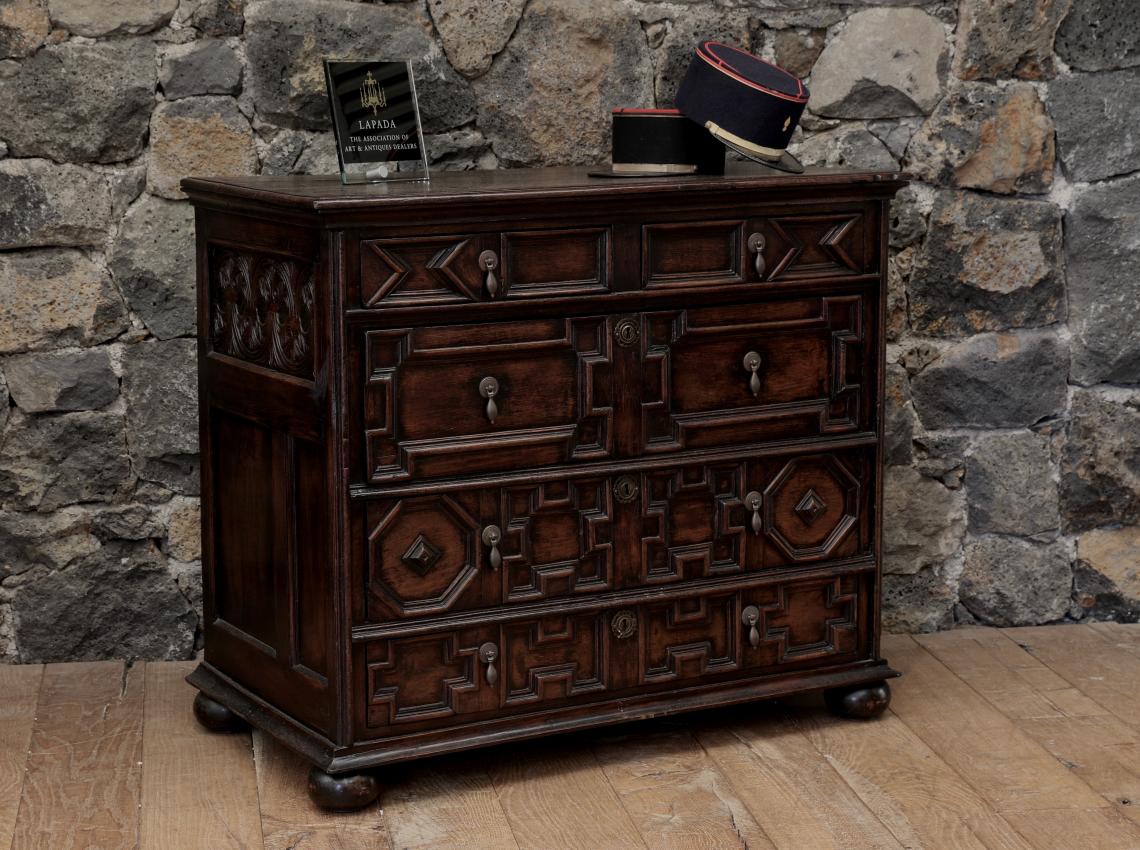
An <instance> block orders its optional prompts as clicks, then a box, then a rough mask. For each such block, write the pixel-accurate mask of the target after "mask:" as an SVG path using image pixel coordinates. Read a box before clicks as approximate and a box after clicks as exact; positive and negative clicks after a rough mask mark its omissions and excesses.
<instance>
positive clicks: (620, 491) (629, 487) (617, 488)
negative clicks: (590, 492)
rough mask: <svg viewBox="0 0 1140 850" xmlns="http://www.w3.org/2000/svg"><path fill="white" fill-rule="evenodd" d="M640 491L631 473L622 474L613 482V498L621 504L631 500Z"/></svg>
mask: <svg viewBox="0 0 1140 850" xmlns="http://www.w3.org/2000/svg"><path fill="white" fill-rule="evenodd" d="M640 492H641V487H640V486H638V483H637V479H636V478H634V477H633V476H632V475H623V476H621V477H620V478H619V479H618V480H617V481H615V482H614V498H615V499H617V500H618V501H619V502H622V503H623V504H624V503H626V502H632V501H633V500H634V499H636V498H637V494H638V493H640Z"/></svg>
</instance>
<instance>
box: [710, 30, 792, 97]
mask: <svg viewBox="0 0 1140 850" xmlns="http://www.w3.org/2000/svg"><path fill="white" fill-rule="evenodd" d="M713 47H723V48H724V49H726V50H732V51H735V52H736V53H742V54H744V55H745V56H747V57H749V58H751V59H755V60H756V61H757V62H764V64H765V65H767V66H768V67H769V68H775V69H776V70H777V71H779V72H780V73H782V74H787V76H788V78H789V79H792V80H795V81H796V90H797V94H794V95H792V94H788V93H787V92H782V91H775V90H774V89H770V88H767V87H766V86H762V85H760V84H759V83H757V82H753V81H752V80H750V79H748V78H747V77H745V76H743V75H742V74H741V73H740V72H739V71H737V70H736V69H735V68H733V67H732V66H731V65H729V64H728V63H727V62H725V61H724V60H723V59H721V58H720V57H719V56H717V55H716V54H715V53H713V52H712V50H711V48H713ZM697 56H699V57H700V58H701V59H703V60H705V61H706V62H708V63H709V64H710V65H712V66H713V67H714V68H716V69H717V70H718V71H720V72H721V73H723V74H726V75H728V76H730V77H732V78H733V79H734V80H736V81H737V82H739V83H742V84H743V85H746V86H748V87H749V88H753V89H756V90H757V91H762V92H764V93H765V94H770V95H772V96H773V97H778V98H781V99H783V100H790V101H792V102H793V103H807V98H806V97H805V96H804V93H803V91H804V84H803V82H802V81H801V80H800V79H799V78H798V77H797V76H795V74H791V73H789V72H788V71H785V70H784V69H783V68H781V67H780V66H779V65H773V64H772V63H771V62H765V61H764V60H763V59H761V58H760V57H759V56H754V55H753V54H751V53H749V52H748V51H747V50H741V49H740V48H739V47H733V46H732V45H731V44H724V43H722V42H719V41H703V42H701V43H700V44H699V45H698V46H697Z"/></svg>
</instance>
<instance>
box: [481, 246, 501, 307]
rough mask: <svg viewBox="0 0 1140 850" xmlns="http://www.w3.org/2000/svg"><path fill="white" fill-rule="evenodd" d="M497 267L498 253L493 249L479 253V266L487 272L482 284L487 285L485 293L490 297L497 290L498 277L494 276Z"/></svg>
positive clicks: (493, 295)
mask: <svg viewBox="0 0 1140 850" xmlns="http://www.w3.org/2000/svg"><path fill="white" fill-rule="evenodd" d="M498 267H499V255H498V254H496V253H495V252H494V251H484V252H483V253H482V254H480V255H479V268H481V269H483V271H485V272H486V273H487V276H486V278H485V279H484V281H483V285H484V286H486V287H487V294H488V295H490V296H491V297H492V298H494V297H495V294H496V293H497V292H498V291H499V279H498V278H497V277H495V269H497V268H498Z"/></svg>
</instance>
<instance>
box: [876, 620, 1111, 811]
mask: <svg viewBox="0 0 1140 850" xmlns="http://www.w3.org/2000/svg"><path fill="white" fill-rule="evenodd" d="M883 654H884V655H886V657H887V658H889V659H891V663H892V664H894V665H897V667H898V669H900V670H902V672H903V675H904V676H905V679H903V680H902V681H901V682H900V686H899V687H897V688H895V696H894V700H893V701H892V704H891V711H893V712H894V713H895V714H896V715H897V716H898V717H899V718H901V719H902V721H903V722H904V723H906V725H907V726H909V727H910V729H911V731H912V732H914V733H915V735H917V736H918V737H919V738H921V739H922V741H923V742H925V743H926V745H927V746H929V747H930V749H932V750H933V751H934V752H935V753H937V754H938V756H939V757H940V758H941V759H942V760H943V761H945V762H946V763H947V764H949V765H950V766H951V767H953V768H954V769H955V770H956V771H957V772H958V774H959V775H960V776H962V777H964V778H965V779H966V780H967V781H968V782H969V783H970V784H971V786H973V788H974V790H976V791H978V793H980V794H981V795H982V798H983V799H985V800H986V802H988V803H989V804H990V805H991V806H993V807H994V808H995V809H997V811H999V812H1011V811H1012V812H1026V811H1035V810H1040V811H1049V810H1060V809H1074V810H1083V809H1095V808H1098V807H1101V806H1106V805H1108V804H1107V802H1106V801H1105V800H1104V799H1103V798H1102V797H1101V796H1100V795H1099V794H1097V793H1096V792H1095V791H1093V790H1092V789H1091V788H1090V787H1089V786H1088V785H1086V784H1085V783H1084V782H1082V781H1081V780H1080V779H1079V778H1078V777H1076V776H1073V775H1072V773H1071V772H1070V771H1069V770H1068V769H1067V768H1066V767H1064V766H1063V765H1062V764H1061V763H1060V762H1058V761H1057V760H1056V759H1055V758H1053V756H1052V755H1050V754H1049V753H1048V752H1047V751H1046V750H1045V749H1044V748H1043V747H1042V746H1041V745H1040V744H1038V743H1037V742H1036V741H1034V740H1032V739H1031V738H1029V736H1027V735H1026V734H1025V733H1023V732H1021V731H1020V730H1019V729H1018V728H1017V726H1016V725H1015V724H1014V723H1013V721H1012V720H1010V719H1009V718H1008V717H1007V716H1006V715H1005V714H1003V713H1002V712H1001V711H999V710H998V709H996V708H995V707H994V706H992V705H991V704H990V703H989V702H988V701H987V700H986V699H985V698H984V697H982V695H981V694H979V693H978V692H977V691H976V690H974V689H973V688H972V687H970V685H968V684H967V683H966V682H964V681H963V680H962V679H960V678H959V677H958V676H956V675H954V673H952V672H951V671H950V669H949V668H948V667H946V666H945V665H944V664H943V663H942V662H941V661H939V660H938V659H937V658H935V657H934V656H933V655H931V654H930V653H929V652H927V651H926V650H925V649H923V648H922V647H921V646H920V645H919V644H918V643H916V642H915V641H914V640H913V639H912V638H910V637H907V636H905V635H885V636H884V638H883ZM904 685H905V686H904Z"/></svg>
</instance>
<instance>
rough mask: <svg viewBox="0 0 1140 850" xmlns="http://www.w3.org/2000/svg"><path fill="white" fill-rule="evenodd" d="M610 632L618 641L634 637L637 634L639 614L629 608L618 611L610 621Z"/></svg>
mask: <svg viewBox="0 0 1140 850" xmlns="http://www.w3.org/2000/svg"><path fill="white" fill-rule="evenodd" d="M610 631H612V632H613V633H614V637H616V638H617V639H618V640H625V639H626V638H630V637H633V636H634V635H635V634H637V614H635V613H634V612H633V611H631V610H630V609H628V608H623V609H622V610H620V611H618V612H617V613H616V614H614V616H613V619H612V620H610Z"/></svg>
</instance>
